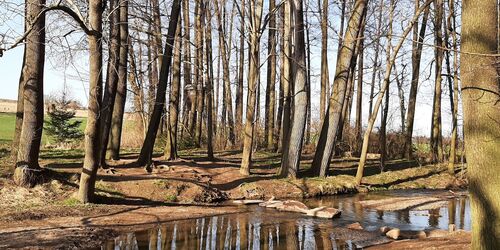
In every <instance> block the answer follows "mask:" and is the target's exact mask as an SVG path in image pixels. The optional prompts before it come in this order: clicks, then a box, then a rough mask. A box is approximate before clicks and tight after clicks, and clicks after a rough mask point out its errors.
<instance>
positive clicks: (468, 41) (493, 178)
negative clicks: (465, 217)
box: [460, 0, 500, 249]
mask: <svg viewBox="0 0 500 250" xmlns="http://www.w3.org/2000/svg"><path fill="white" fill-rule="evenodd" d="M497 7H498V6H497V1H492V0H491V1H470V0H465V1H463V4H462V49H461V55H460V59H461V67H460V70H461V76H462V77H461V78H462V100H463V110H464V132H465V147H466V149H465V151H466V154H467V165H468V167H467V174H468V179H469V192H470V197H471V210H472V213H471V214H472V218H471V220H472V245H471V249H500V229H499V227H498V225H500V217H499V215H500V195H499V194H500V193H499V192H498V186H499V177H498V166H500V154H499V153H498V149H499V148H500V126H499V124H498V123H499V121H500V106H499V105H498V93H499V92H500V89H499V88H500V87H499V83H498V73H497V70H498V68H497V65H498V64H497V63H498V62H497V61H496V60H497V59H498V32H499V31H498V10H497ZM495 54H496V56H493V55H495Z"/></svg>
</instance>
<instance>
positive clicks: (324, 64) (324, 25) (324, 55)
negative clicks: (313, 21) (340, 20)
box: [318, 0, 330, 122]
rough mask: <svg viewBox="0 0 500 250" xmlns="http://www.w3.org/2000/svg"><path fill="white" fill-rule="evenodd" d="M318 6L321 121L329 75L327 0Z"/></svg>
mask: <svg viewBox="0 0 500 250" xmlns="http://www.w3.org/2000/svg"><path fill="white" fill-rule="evenodd" d="M318 6H321V8H320V10H319V11H318V12H319V13H321V80H320V81H321V90H320V97H319V98H320V99H319V120H320V122H323V120H324V118H325V109H326V104H327V98H328V92H329V88H330V77H329V71H328V0H323V4H322V5H321V4H320V0H318Z"/></svg>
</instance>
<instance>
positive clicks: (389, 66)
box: [356, 0, 433, 185]
mask: <svg viewBox="0 0 500 250" xmlns="http://www.w3.org/2000/svg"><path fill="white" fill-rule="evenodd" d="M432 1H433V0H427V1H426V2H425V3H424V5H422V7H420V8H419V9H418V10H417V11H416V12H415V15H414V16H413V18H412V20H411V21H410V23H409V25H408V26H407V27H406V28H405V29H404V31H403V34H402V35H401V38H400V40H399V42H398V44H397V45H396V46H395V47H394V50H393V51H392V53H391V58H390V60H389V61H388V62H387V65H386V70H385V75H384V79H383V81H382V83H383V86H382V88H381V89H380V93H379V94H378V98H377V102H376V103H375V106H374V109H373V112H372V114H371V115H370V119H369V120H368V126H367V128H366V131H365V134H364V136H363V146H362V148H361V155H360V159H359V165H358V170H357V172H356V183H357V184H358V185H359V184H361V179H362V178H363V172H364V168H365V164H366V154H367V153H368V143H369V139H370V134H371V133H372V130H373V126H374V124H375V120H376V119H377V113H378V111H379V109H380V105H381V104H382V98H383V97H384V94H385V92H386V89H388V88H387V87H388V86H389V78H390V76H391V69H392V67H393V65H394V62H395V61H396V58H397V55H398V52H399V50H400V49H401V47H402V46H403V43H404V41H405V39H406V36H408V34H409V33H410V31H411V29H412V27H413V24H414V23H415V22H416V21H418V17H419V16H420V14H421V13H422V11H423V10H424V9H425V8H427V7H428V6H429V5H430V3H431V2H432Z"/></svg>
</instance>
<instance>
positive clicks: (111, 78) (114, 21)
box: [99, 0, 121, 168]
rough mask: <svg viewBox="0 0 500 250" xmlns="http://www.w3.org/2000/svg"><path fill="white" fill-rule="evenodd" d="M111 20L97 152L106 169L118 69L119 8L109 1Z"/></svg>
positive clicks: (117, 3) (102, 165) (116, 4)
mask: <svg viewBox="0 0 500 250" xmlns="http://www.w3.org/2000/svg"><path fill="white" fill-rule="evenodd" d="M109 3H110V4H109V9H110V10H111V20H110V23H109V26H110V32H109V47H108V55H109V56H108V65H107V71H106V82H105V84H104V98H103V101H102V106H101V119H102V120H101V127H100V130H101V131H100V135H101V138H100V139H101V143H100V147H101V148H100V151H99V166H100V167H101V168H105V167H106V150H107V147H108V141H109V137H110V136H109V134H110V130H111V125H112V117H113V109H114V104H115V99H116V92H117V87H118V78H119V77H118V71H119V67H120V61H119V60H120V47H121V45H120V10H121V8H120V6H119V1H118V0H110V1H109Z"/></svg>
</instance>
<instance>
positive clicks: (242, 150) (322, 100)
mask: <svg viewBox="0 0 500 250" xmlns="http://www.w3.org/2000/svg"><path fill="white" fill-rule="evenodd" d="M499 8H500V3H499V2H498V0H478V1H472V0H463V1H461V0H424V1H422V0H378V1H368V0H330V1H329V0H318V1H311V0H280V1H276V0H266V1H264V0H233V1H229V0H214V1H210V0H87V1H79V0H76V1H75V0H58V1H52V0H49V1H46V0H25V1H14V0H1V1H0V9H1V12H0V13H2V15H3V17H0V26H2V28H0V60H5V59H4V58H5V57H6V56H7V55H8V54H9V53H13V51H14V50H16V49H19V48H21V47H22V49H23V58H22V69H21V71H20V72H11V74H16V75H19V82H16V83H14V82H3V83H2V84H9V85H14V84H18V86H19V87H18V95H17V111H16V113H15V122H13V124H12V125H9V126H8V128H7V129H11V130H12V132H11V134H9V135H8V136H6V137H8V139H7V140H5V141H4V140H0V143H1V146H0V147H1V148H0V156H1V160H0V169H1V170H0V177H1V178H0V188H1V189H0V201H1V202H2V203H3V204H4V205H2V206H4V212H1V213H0V215H1V216H0V217H4V219H2V220H4V222H2V223H3V224H4V225H3V226H0V247H26V246H28V247H29V246H31V247H33V246H42V247H43V246H45V247H48V248H50V247H51V246H52V247H53V246H55V245H51V244H55V243H54V241H55V240H57V239H63V240H62V241H61V242H63V245H57V246H60V247H61V246H63V247H64V246H65V245H64V244H66V243H68V241H67V239H68V238H67V237H69V236H68V235H70V234H73V233H74V232H70V233H67V231H64V230H63V231H64V232H63V231H61V232H59V231H57V230H56V229H51V230H52V231H50V234H53V235H52V236H53V237H52V238H53V239H52V243H48V245H45V244H42V243H40V242H31V241H32V239H30V238H32V236H33V235H35V236H36V237H41V236H39V235H41V234H43V232H41V231H40V232H36V231H37V230H36V229H34V230H33V231H35V232H33V235H28V234H27V233H26V232H24V231H23V230H22V229H23V228H24V226H22V225H21V224H19V223H21V222H23V223H26V225H27V227H28V226H30V225H31V226H32V227H36V226H39V225H38V224H36V221H40V223H42V225H43V223H52V222H50V220H51V219H52V220H56V219H57V217H58V216H57V213H61V214H62V215H64V216H65V218H68V221H71V220H70V218H80V217H81V216H97V217H95V219H96V220H97V218H100V217H103V218H107V217H109V218H110V220H112V219H111V218H113V216H114V214H113V213H112V215H110V214H107V213H106V212H105V211H110V212H116V213H117V214H123V216H122V217H120V218H119V219H120V220H122V222H123V223H124V224H127V223H128V222H126V221H127V220H130V218H131V216H132V217H133V216H134V215H133V214H128V213H130V212H129V211H127V212H124V210H126V209H128V208H133V209H143V210H141V211H147V213H151V214H154V215H155V216H157V217H158V218H167V217H168V218H170V219H171V220H178V219H181V218H190V217H189V214H192V216H194V217H204V216H209V215H213V214H228V213H234V212H235V211H233V210H237V211H236V213H241V210H238V209H242V208H241V206H251V204H254V203H261V204H262V206H265V205H266V204H267V205H268V204H270V203H269V202H273V200H274V199H298V200H302V199H305V201H304V202H305V203H306V204H308V205H309V204H310V203H308V201H307V199H311V198H315V199H317V198H318V197H322V196H334V197H335V196H339V197H343V196H341V194H351V195H352V194H357V195H363V194H367V195H369V193H372V192H374V194H377V192H379V191H381V190H392V191H394V190H397V189H405V190H410V191H408V192H410V193H411V192H420V191H421V190H423V189H425V190H429V189H433V190H441V191H442V190H445V191H444V192H448V195H449V194H450V193H451V194H453V195H455V196H453V197H454V198H450V197H448V196H446V197H448V198H446V199H448V200H450V199H459V198H458V197H459V196H457V195H458V194H459V193H460V194H461V195H462V196H466V197H467V202H470V205H469V206H470V212H467V214H466V215H465V217H467V216H468V218H469V219H468V220H469V221H470V224H471V226H470V228H469V229H467V228H466V227H464V228H463V229H464V230H462V231H460V230H458V231H459V232H458V234H456V235H455V234H450V235H447V236H445V237H448V238H446V239H447V240H449V241H444V242H445V243H443V242H439V241H438V240H436V241H435V242H434V243H432V242H431V243H429V242H430V241H426V240H425V239H419V240H418V241H422V242H423V243H422V242H421V243H418V242H417V243H415V245H413V246H411V245H410V246H405V245H404V244H406V243H404V242H403V243H398V242H397V241H394V242H391V243H389V244H388V245H387V247H389V248H392V249H402V248H412V249H420V248H419V247H422V245H419V244H437V245H440V244H444V245H443V247H445V248H443V249H462V248H461V247H463V248H464V249H468V248H472V249H500V228H499V224H500V195H499V193H498V188H499V187H500V175H499V174H498V172H496V169H498V168H499V167H500V106H499V103H500V101H499V100H500V99H499V98H500V83H499V79H498V60H499V51H500V32H499V27H500V26H499V25H500V15H499ZM12 17H16V18H21V20H23V25H22V26H24V27H22V26H19V27H18V26H16V25H14V24H12V22H13V21H12V20H13V19H11V18H12ZM19 60H20V59H19ZM47 64H50V66H49V67H47ZM54 65H56V66H54ZM61 65H63V66H61ZM58 67H59V68H58ZM60 67H64V69H66V67H72V68H73V69H72V72H73V75H74V76H75V75H77V76H78V77H76V81H78V82H81V83H83V84H84V86H85V89H86V93H85V96H86V98H87V99H86V102H85V103H84V104H83V105H81V106H84V107H83V108H82V109H84V111H85V114H86V115H85V117H84V118H82V119H83V120H81V121H80V120H79V121H77V122H70V120H71V121H74V120H75V118H74V112H73V111H71V110H73V109H72V108H69V107H68V105H69V103H71V100H68V98H69V97H68V96H67V95H66V91H65V90H64V91H63V92H64V93H63V94H61V95H58V97H56V98H48V95H49V93H46V92H44V85H47V84H51V83H47V82H44V81H46V79H44V72H45V73H46V71H47V70H60V69H61V68H60ZM74 72H78V74H75V73H74ZM73 78H75V77H73ZM65 79H66V78H65ZM16 86H17V85H16ZM66 88H68V89H71V88H72V87H71V85H67V84H66V82H65V89H66ZM57 110H60V111H57ZM61 110H62V111H61ZM68 110H70V111H69V113H68ZM427 111H428V112H427ZM57 112H59V113H57ZM58 118H59V119H60V120H57V119H58ZM13 119H14V118H13ZM47 121H50V122H47ZM5 124H7V123H5ZM9 124H10V123H9ZM80 126H81V127H84V130H82V131H79V127H80ZM2 127H4V125H2V126H0V129H3V128H2ZM5 127H7V125H5ZM56 127H59V128H56ZM424 130H425V131H424ZM9 131H10V130H9ZM42 137H43V138H45V137H47V138H53V139H49V140H50V141H51V143H47V142H46V141H45V139H42ZM37 192H42V193H43V195H42V197H43V198H40V194H38V195H37ZM392 194H393V195H394V196H397V197H395V198H393V199H403V198H404V197H406V196H404V195H401V197H399V195H398V193H397V192H396V193H392ZM37 196H38V197H37ZM424 196H425V195H424ZM462 196H460V197H462ZM355 197H358V196H355ZM410 197H412V196H411V195H410ZM443 197H444V196H443V195H439V197H438V198H439V199H445V198H443ZM269 199H270V200H269ZM405 199H406V198H405ZM436 199H437V198H436ZM460 199H461V198H460ZM35 200H36V201H35ZM39 200H40V201H39ZM265 200H269V201H267V202H268V203H264V201H265ZM390 201H392V202H394V200H388V201H387V202H390ZM413 201H415V200H413ZM413 201H410V200H404V199H403V200H401V202H402V203H405V202H406V204H407V205H408V204H410V202H413ZM439 201H442V200H439ZM228 202H234V203H237V204H239V205H237V206H236V208H235V207H231V206H228V205H227V204H228ZM421 202H422V203H419V205H418V206H423V205H422V204H423V203H426V202H430V203H432V204H434V203H435V202H436V201H435V200H431V201H429V200H425V199H424V200H421ZM35 203H36V204H37V205H27V204H35ZM284 203H285V204H288V203H286V201H285V202H284ZM358 203H359V204H361V205H362V206H363V207H365V206H366V207H368V208H371V209H377V210H378V209H382V208H380V207H379V208H374V206H375V205H373V204H371V203H370V204H368V203H369V202H367V201H359V202H358ZM293 204H295V203H293ZM314 204H316V203H314ZM367 204H368V205H367ZM449 204H451V203H449ZM453 204H455V203H453ZM459 204H461V203H459ZM464 204H465V203H464ZM467 204H469V203H467ZM205 206H206V207H205ZM377 206H378V205H377ZM460 206H461V207H465V205H463V206H462V205H460ZM299 207H300V206H299ZM337 208H338V207H337ZM337 208H335V209H337ZM413 208H414V207H411V206H410V205H408V206H406V207H405V208H404V210H411V209H413ZM448 208H449V207H448ZM182 209H185V210H182ZM266 209H267V208H266ZM287 209H288V210H287ZM305 209H306V210H307V209H309V208H308V207H307V206H306V208H305ZM332 209H333V208H332ZM50 210H52V211H50ZM284 210H285V211H291V210H290V209H289V208H286V209H284ZM313 210H314V209H313ZM320 210H321V209H319V208H318V210H317V211H320ZM343 210H344V211H343V213H344V212H348V208H343ZM452 210H453V214H455V212H454V211H455V205H453V208H452ZM458 210H459V209H458ZM54 211H56V212H54ZM300 211H302V210H300ZM304 211H305V210H304ZM307 211H310V210H307ZM307 211H306V212H303V213H305V214H310V212H307ZM321 211H323V210H321ZM324 211H326V210H324ZM328 211H330V210H328ZM332 211H333V210H332ZM388 211H392V210H391V209H388ZM325 213H326V212H325ZM450 213H451V212H448V215H449V214H450ZM35 215H40V218H41V219H37V217H36V216H35ZM314 215H315V216H317V217H320V216H319V215H318V214H314ZM79 216H80V217H79ZM186 216H187V217H186ZM462 216H464V215H462ZM194 217H193V218H194ZM16 218H21V219H20V220H18V219H16ZM92 218H94V217H92ZM138 218H139V219H137V220H138V221H141V220H142V221H143V222H144V224H141V229H145V228H147V227H146V226H145V225H146V224H148V225H149V224H150V223H152V221H149V219H147V218H145V217H141V216H139V217H138ZM449 218H450V222H449V223H448V224H446V228H451V226H449V225H451V224H453V227H454V226H455V225H454V223H452V222H451V219H454V216H453V218H452V217H449ZM47 220H49V221H47ZM117 220H118V219H117ZM358 220H363V219H358ZM430 220H431V219H429V221H430ZM16 221H17V222H16ZM19 221H21V222H19ZM68 221H66V222H65V221H64V220H63V221H58V222H57V223H62V224H64V223H68ZM158 221H159V222H162V221H164V220H163V219H158ZM408 221H409V220H408ZM334 222H335V219H334ZM361 222H362V223H361V224H363V226H366V225H365V224H364V221H361ZM16 223H17V224H16ZM53 223H55V222H53ZM57 223H56V224H57ZM103 223H104V224H105V225H107V226H108V227H111V226H110V225H111V224H112V222H103ZM130 223H132V222H130ZM134 223H135V222H134ZM210 223H213V222H212V220H211V222H210ZM221 223H222V222H221ZM227 223H228V224H227V225H226V226H227V227H228V228H227V231H228V232H229V231H231V229H230V228H231V225H230V222H227ZM320 224H321V223H320ZM431 224H432V223H431V222H429V225H430V227H431ZM127 225H128V226H129V227H130V226H131V225H132V224H130V225H129V224H127ZM134 225H135V224H134ZM197 225H198V224H197ZM211 225H215V224H211ZM222 225H224V224H222ZM238 225H240V224H238ZM321 225H323V224H321ZM114 226H115V225H114V224H113V227H114ZM350 226H351V227H352V225H350ZM75 227H76V226H75ZM77 227H78V228H85V229H88V228H90V227H92V226H89V225H87V224H85V223H83V224H82V225H78V226H77ZM222 227H224V226H222ZM254 227H255V226H254ZM16 228H17V229H16ZM176 228H177V227H176ZM233 228H234V226H233ZM351 229H352V228H351ZM16 230H17V231H16ZM96 230H97V229H96ZM99 230H104V229H102V228H101V229H99ZM114 230H115V231H106V232H101V231H95V232H94V233H91V232H87V231H85V232H86V233H88V235H100V236H99V237H101V238H102V239H99V241H98V242H100V243H99V244H101V243H102V242H104V241H105V240H106V239H109V238H112V236H116V235H115V233H116V232H117V231H119V232H124V230H125V229H123V228H120V229H119V230H118V229H116V228H114ZM127 230H130V229H129V228H127V229H126V230H125V231H127ZM176 230H177V229H176ZM196 230H198V229H196ZM238 230H240V228H239V226H238ZM245 230H249V231H250V230H251V229H250V228H245ZM253 230H255V228H254V229H253ZM304 230H305V229H304ZM318 230H319V229H318ZM449 230H450V232H452V231H453V230H452V229H449ZM160 231H161V230H160ZM202 231H203V230H202ZM320 231H321V230H320ZM186 232H187V231H186ZM197 232H198V231H197ZM238 232H239V231H238ZM245 232H246V231H245ZM294 232H295V231H294ZM384 233H385V231H384ZM164 234H165V233H163V234H161V235H164ZM179 234H180V233H179ZM292 234H294V233H292ZM296 234H297V233H296V232H295V235H296ZM346 234H349V233H346ZM431 234H432V233H431ZM76 235H78V234H76ZM88 235H83V234H82V235H78V237H77V236H75V237H77V239H78V240H76V241H77V242H82V245H74V247H76V248H79V246H80V247H89V246H91V247H95V246H96V245H92V244H91V243H88V242H89V241H88V240H85V239H88V238H89V237H90V236H88ZM186 235H188V233H186ZM202 235H203V234H202ZM228 235H229V234H228ZM398 235H399V229H398ZM402 235H404V234H402ZM428 235H429V233H428V232H427V236H428ZM463 235H465V236H463ZM13 237H18V238H20V239H21V240H20V241H19V243H16V244H18V245H10V244H14V243H10V242H8V241H9V239H12V238H13ZM36 237H35V238H36ZM65 237H66V238H65ZM96 237H97V236H96ZM155 237H158V239H160V238H161V236H159V235H158V233H156V236H155ZM164 237H167V236H164ZM185 237H188V236H185ZM202 237H203V236H202ZM262 237H263V238H262V239H260V240H261V242H264V241H265V242H266V243H265V244H264V243H262V244H264V245H265V246H268V245H269V246H271V244H272V243H271V241H272V239H271V238H265V239H264V236H262ZM266 237H267V236H266ZM304 237H305V236H304ZM304 237H302V238H301V239H304V241H305V238H304ZM352 237H355V236H352ZM356 237H357V236H356ZM387 237H389V238H390V237H391V236H389V234H388V235H387ZM41 238H42V239H44V240H47V241H51V240H50V239H45V238H43V237H41ZM47 238H50V237H48V236H47ZM226 238H227V239H230V238H231V237H230V236H227V235H226ZM409 238H414V237H409ZM54 239H55V240H54ZM187 239H188V238H186V240H187ZM238 239H239V238H238ZM255 239H257V238H254V241H255ZM395 239H401V237H396V238H395ZM438 239H439V238H438ZM464 239H466V240H465V242H461V243H460V244H459V243H457V244H458V245H454V243H453V242H454V241H457V240H464ZM158 241H159V240H158ZM221 241H223V240H222V239H221ZM298 241H299V242H300V239H299V240H298ZM414 241H416V240H414ZM23 242H24V243H23ZM30 242H31V243H30ZM41 242H43V240H42V241H41ZM61 242H59V243H57V244H61ZM115 242H116V240H115ZM187 242H189V240H187ZM229 242H230V241H229ZM287 242H288V238H287ZM94 243H95V242H94ZM30 244H33V245H30ZM86 244H87V245H86ZM89 244H90V245H89ZM149 244H151V243H149ZM172 244H173V243H172ZM186 244H188V243H186ZM200 244H202V243H200ZM205 244H208V243H205ZM227 244H230V243H227ZM240 244H241V245H242V246H243V243H242V242H240ZM266 244H268V245H266ZM287 244H289V243H287ZM304 244H305V243H304ZM318 244H319V243H316V245H315V248H317V249H322V248H329V245H318ZM322 244H324V243H322ZM384 244H387V243H385V242H384ZM397 244H401V245H397ZM409 244H412V243H409ZM373 245H375V247H377V246H376V244H373ZM202 246H203V245H202ZM224 246H225V243H224V242H223V243H221V244H219V243H217V244H216V245H211V247H212V249H221V248H225V247H224ZM257 246H258V245H257ZM261 246H262V245H261ZM288 246H290V245H288ZM359 246H361V248H363V246H364V245H359ZM367 246H368V245H367ZM370 246H371V245H370ZM380 246H384V245H380ZM380 246H379V247H380ZM432 246H433V245H428V247H432ZM434 246H435V245H434ZM457 246H458V248H457ZM197 247H198V248H199V246H197ZM254 247H255V245H254ZM191 248H194V247H193V246H190V245H189V244H188V245H183V247H182V249H191ZM208 248H209V246H208V245H207V249H208ZM229 248H231V247H229ZM262 248H263V249H264V248H266V249H267V247H262ZM282 248H283V246H282ZM283 249H286V248H283ZM288 249H290V248H288ZM297 249H308V248H307V247H305V245H304V246H303V247H299V248H297ZM312 249H314V248H312Z"/></svg>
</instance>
